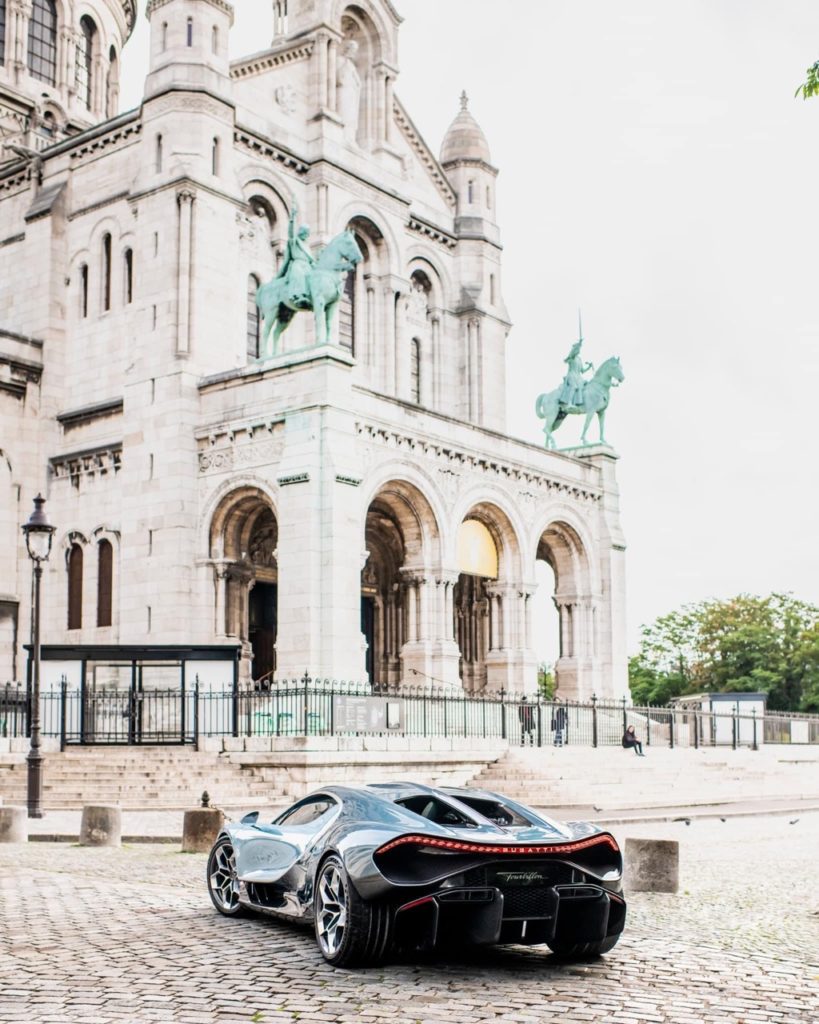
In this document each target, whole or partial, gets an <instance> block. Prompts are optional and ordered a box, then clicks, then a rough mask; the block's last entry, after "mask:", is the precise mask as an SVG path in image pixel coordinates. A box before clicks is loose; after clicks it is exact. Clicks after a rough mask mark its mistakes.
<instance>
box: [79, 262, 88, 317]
mask: <svg viewBox="0 0 819 1024" xmlns="http://www.w3.org/2000/svg"><path fill="white" fill-rule="evenodd" d="M80 316H81V317H82V318H83V319H85V318H86V317H87V316H88V264H87V263H83V265H82V266H81V267H80Z"/></svg>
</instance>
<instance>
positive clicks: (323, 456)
mask: <svg viewBox="0 0 819 1024" xmlns="http://www.w3.org/2000/svg"><path fill="white" fill-rule="evenodd" d="M0 2H1V0H0ZM7 6H10V7H11V8H13V9H14V11H15V12H17V13H16V14H15V17H18V16H19V17H24V13H22V14H21V13H20V12H25V11H26V10H28V9H29V8H30V6H31V5H30V4H29V3H20V2H16V0H13V2H11V4H10V5H9V4H8V3H7ZM74 8H76V9H74ZM80 8H81V9H82V11H83V12H88V11H93V12H95V13H96V14H97V15H98V32H99V35H100V37H101V39H102V41H103V42H104V46H103V47H102V48H101V49H100V50H99V52H100V53H103V54H104V53H106V52H108V51H107V50H106V49H105V47H109V44H110V46H113V47H115V49H116V50H117V52H118V49H119V46H120V45H121V42H122V40H123V39H124V38H125V37H126V35H127V31H128V30H129V26H130V24H131V22H130V20H129V18H130V15H129V10H130V5H129V4H128V3H123V4H116V3H114V2H113V0H86V2H84V3H83V4H82V5H80V4H76V5H72V4H71V3H70V2H68V0H65V2H63V3H61V4H58V5H57V11H58V19H57V35H58V38H59V39H63V38H64V37H65V38H69V37H70V38H74V36H75V35H76V32H77V31H78V24H77V23H76V21H75V19H76V18H77V16H78V14H79V10H80ZM147 13H148V17H149V18H150V22H151V57H150V68H149V71H148V75H147V79H146V84H145V95H144V100H143V103H142V105H141V107H140V108H139V109H138V110H135V111H132V112H130V113H127V114H123V115H119V116H116V117H112V118H110V119H108V120H102V117H103V114H104V110H103V108H102V107H101V106H100V103H101V102H102V100H101V99H100V98H99V96H98V94H97V93H96V92H93V93H92V103H91V106H92V108H93V113H94V114H95V115H96V116H95V117H94V118H93V119H92V120H94V122H95V123H94V124H93V125H91V126H89V127H87V128H85V130H82V131H80V132H79V133H76V132H75V133H74V134H70V133H69V134H68V135H67V137H65V138H64V139H59V138H57V139H48V140H47V141H48V143H49V144H48V145H46V146H45V147H44V148H43V147H42V146H41V145H40V144H39V143H38V145H37V147H36V148H37V150H38V155H37V156H36V157H35V156H34V155H28V156H27V155H26V153H25V152H24V151H22V150H21V151H20V152H17V153H12V154H11V155H12V156H13V159H11V160H10V161H8V162H7V163H6V164H5V165H4V166H3V167H2V168H0V259H1V260H2V266H3V273H2V275H0V678H2V677H4V676H6V677H9V676H12V675H13V674H14V673H16V674H17V675H18V676H19V675H21V674H22V671H23V669H22V653H21V644H22V643H23V641H24V639H25V638H26V637H27V636H28V629H29V626H28V619H27V616H28V604H29V602H28V595H29V566H28V559H27V557H26V552H25V547H24V544H23V542H22V537H21V534H20V531H19V524H20V523H21V522H23V521H24V520H25V519H26V517H27V515H28V511H29V509H30V507H31V501H32V498H33V497H34V495H35V494H36V493H37V491H38V490H42V491H43V493H44V494H45V495H47V498H48V505H47V509H48V513H49V516H50V517H51V519H52V521H53V522H54V523H56V524H57V525H58V528H59V529H58V534H57V537H56V540H55V549H54V553H53V554H52V556H51V559H50V561H49V563H48V565H47V568H46V574H45V579H44V615H45V618H44V623H43V639H44V642H49V643H65V642H71V643H91V642H94V643H142V642H148V643H169V644H170V643H218V642H227V641H230V640H231V639H236V640H238V641H240V642H241V643H242V644H243V650H244V658H243V673H244V675H245V676H246V677H252V678H254V679H259V678H260V677H268V676H270V675H272V673H273V672H274V671H275V673H276V674H277V675H279V676H282V677H285V676H295V675H300V674H301V673H302V672H304V670H305V669H308V670H309V671H310V672H312V673H314V674H319V675H322V676H334V677H343V678H355V679H362V678H365V677H366V675H369V677H370V678H371V679H373V680H374V681H378V682H391V683H413V684H421V683H425V682H429V681H443V682H446V683H449V684H453V685H464V686H465V687H466V688H467V689H472V690H480V689H484V688H489V689H499V688H501V687H503V688H510V687H511V688H515V689H529V690H531V689H534V687H535V684H536V662H535V655H534V653H533V636H534V631H535V630H537V629H538V628H539V626H538V623H536V622H534V621H533V616H532V612H531V597H532V594H533V593H534V590H535V588H536V583H535V563H536V560H537V559H539V558H540V559H545V560H546V561H548V562H549V563H550V565H551V566H552V568H553V569H554V572H555V578H556V580H557V589H556V593H555V601H556V603H557V605H558V607H559V609H560V613H561V615H560V620H561V627H560V628H561V656H560V660H559V662H558V665H557V673H558V682H559V687H560V693H561V695H562V696H565V697H567V698H572V697H588V696H590V695H591V694H592V693H597V694H598V695H599V696H620V695H622V694H624V693H627V678H626V654H625V624H624V542H623V537H622V534H621V530H620V524H619V514H618V492H617V483H616V478H615V464H616V457H615V455H614V454H613V452H612V451H611V450H610V449H608V448H605V447H592V448H588V449H583V450H578V451H577V452H576V453H575V454H560V453H554V452H547V451H545V450H542V449H539V448H538V447H537V446H534V445H531V444H527V443H524V442H522V441H519V440H515V439H513V438H510V437H507V436H506V435H505V433H504V429H505V420H506V417H505V394H506V382H505V358H506V355H505V348H506V339H507V335H508V332H509V329H510V322H509V317H508V314H507V311H506V308H505V305H504V302H503V293H502V269H501V246H500V236H499V230H498V226H497V223H496V221H495V209H496V204H495V182H496V176H497V170H496V169H495V167H494V166H493V165H492V163H491V158H490V152H489V147H488V144H487V142H486V139H485V137H484V135H483V133H482V132H481V130H480V128H479V127H478V125H477V123H476V122H475V120H474V118H473V116H472V114H471V113H470V111H469V109H468V107H467V104H466V100H465V98H464V99H463V100H462V104H461V110H460V112H459V113H458V114H457V116H456V117H455V120H454V121H453V124H452V126H451V128H450V129H449V132H448V133H447V136H446V139H445V140H444V145H443V148H442V152H441V156H440V159H438V158H436V156H435V155H434V154H433V153H432V151H431V150H430V149H429V147H428V146H427V144H426V143H425V141H424V140H423V139H422V138H421V136H420V135H419V133H418V131H417V129H416V128H415V126H414V124H413V122H412V120H411V118H410V116H409V115H408V113H407V112H406V110H405V109H404V107H403V106H402V104H401V103H400V101H399V100H398V98H397V96H396V94H395V91H394V84H395V80H396V78H397V75H398V66H397V56H396V55H397V41H398V29H399V22H400V18H399V16H398V15H397V13H396V11H395V10H394V8H393V7H392V5H391V4H390V3H389V0H359V2H357V3H354V4H345V3H344V2H341V0H309V2H308V0H295V2H294V0H290V3H289V4H279V5H278V6H276V8H275V18H274V22H275V24H274V25H273V30H274V33H275V35H274V39H273V42H272V45H271V46H270V47H269V48H268V49H266V50H263V51H262V52H260V53H256V54H254V55H253V56H252V57H249V58H247V59H243V60H239V61H234V62H229V60H228V37H229V32H230V26H231V22H232V16H233V12H232V8H231V6H230V5H229V4H228V3H225V2H223V0H151V2H150V3H149V4H148V9H147ZM88 16H89V15H87V14H86V17H88ZM8 24H9V22H8V21H7V25H8ZM15 24H16V25H17V28H16V29H15V31H16V32H17V33H18V34H19V32H20V31H21V28H20V24H19V23H17V22H15ZM268 29H269V26H268ZM9 39H10V36H9V34H8V29H7V39H6V53H7V55H8V53H9V52H10V49H9V48H10V47H12V44H11V43H10V42H9ZM351 42H354V43H355V44H356V45H351ZM12 49H13V50H14V52H15V53H16V52H18V51H20V48H19V47H17V48H16V49H14V47H12ZM20 52H22V51H20ZM15 60H16V58H15ZM18 64H19V62H17V63H14V64H13V69H12V67H11V65H10V64H9V62H8V61H7V63H6V66H5V67H4V68H0V73H2V74H0V102H4V103H5V102H6V101H7V100H8V101H9V102H10V97H11V96H12V93H14V94H15V95H16V92H17V91H18V90H19V82H23V84H25V83H26V82H27V76H26V68H25V66H18ZM103 65H104V62H103ZM12 70H13V77H12ZM104 71H105V67H104V66H101V67H100V69H98V72H96V78H95V79H94V81H95V83H96V84H95V85H94V86H93V89H94V90H99V89H101V88H102V85H101V83H102V82H103V81H104V80H105V75H104ZM15 83H18V84H17V85H15ZM29 84H30V85H31V88H30V89H29V90H28V91H29V93H30V94H31V96H32V97H33V96H34V95H35V94H37V93H38V92H39V91H41V90H40V83H39V82H36V83H29ZM55 88H56V90H57V92H59V88H60V87H55ZM70 93H71V89H66V90H65V91H64V93H60V95H59V96H57V95H56V94H55V98H54V103H55V104H56V103H57V102H58V101H60V100H61V97H62V99H63V100H64V108H63V112H62V113H61V114H60V116H61V117H62V118H63V122H62V123H63V124H67V121H66V120H65V119H66V118H67V117H68V112H69V111H70V110H73V109H75V108H76V97H74V98H73V99H72V97H71V95H70ZM31 102H32V103H34V102H35V101H34V100H33V99H32V101H31ZM72 103H73V107H72ZM32 109H33V108H32ZM86 113H89V114H90V113H91V111H88V110H86ZM89 119H91V118H89ZM69 128H70V126H69ZM71 131H74V129H73V128H72V129H71ZM30 138H31V137H30V136H29V143H28V144H30ZM8 155H9V154H7V156H8ZM293 205H296V206H297V207H298V209H299V213H300V218H301V219H302V220H303V221H304V222H305V223H307V224H310V225H311V226H312V228H313V233H312V236H311V242H312V243H314V244H316V245H321V244H325V243H327V242H328V241H329V240H330V239H331V238H332V237H333V236H335V235H336V234H338V233H339V232H340V231H342V230H343V229H344V228H346V227H350V228H352V230H354V232H355V234H356V237H357V240H358V242H359V246H360V248H361V250H362V253H363V255H364V259H363V262H362V263H361V264H360V265H359V266H358V268H357V271H356V272H355V274H354V275H350V279H349V281H348V283H347V288H346V295H345V299H344V301H343V303H342V307H341V311H340V316H339V323H338V327H337V333H336V335H335V338H336V341H337V343H336V344H330V345H321V346H317V345H315V344H314V341H313V338H314V329H313V323H312V318H311V317H310V316H309V315H298V316H296V318H295V320H294V321H293V324H292V325H291V327H290V328H289V329H288V330H287V332H286V333H285V334H284V335H283V337H282V343H283V344H282V349H281V351H280V353H279V354H278V355H276V356H274V357H272V358H269V359H264V360H261V359H258V358H257V355H258V353H259V351H260V349H259V322H258V313H257V312H256V309H255V303H254V301H253V296H254V294H255V289H256V287H257V286H258V284H259V283H261V282H264V281H267V280H269V279H270V278H271V277H272V276H273V274H274V272H275V270H276V267H277V266H278V265H279V263H280V260H281V258H282V254H283V251H284V242H285V240H286V235H287V221H288V211H289V209H290V208H291V207H292V206H293ZM534 397H535V395H534V391H533V393H532V395H526V396H521V398H522V400H524V401H527V402H528V401H533V400H534ZM464 521H472V523H473V524H474V523H478V524H481V525H480V527H476V529H477V530H478V534H477V536H478V537H479V541H478V543H479V544H482V545H483V548H482V555H484V556H486V555H487V553H488V555H489V558H490V562H492V564H493V565H494V566H495V568H494V569H493V570H492V571H491V572H490V573H489V574H488V575H481V574H477V573H476V570H475V566H474V565H473V564H472V562H470V560H469V556H468V555H465V554H464V551H463V545H462V546H461V549H459V535H461V534H462V532H463V528H462V524H463V523H464ZM480 537H483V540H482V541H481V540H480ZM106 560H107V561H106ZM493 560H494V561H493ZM109 565H110V568H109ZM464 570H469V571H466V572H465V571H464ZM69 625H70V627H71V628H69Z"/></svg>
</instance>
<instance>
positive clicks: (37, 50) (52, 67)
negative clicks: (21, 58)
mask: <svg viewBox="0 0 819 1024" xmlns="http://www.w3.org/2000/svg"><path fill="white" fill-rule="evenodd" d="M28 70H29V72H30V74H31V75H32V76H33V77H34V78H39V79H40V81H41V82H46V83H48V85H54V84H55V83H56V81H57V5H56V4H55V3H54V0H34V3H33V5H32V9H31V18H30V19H29V23H28Z"/></svg>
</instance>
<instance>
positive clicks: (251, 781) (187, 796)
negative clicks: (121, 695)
mask: <svg viewBox="0 0 819 1024" xmlns="http://www.w3.org/2000/svg"><path fill="white" fill-rule="evenodd" d="M205 790H207V792H208V793H209V794H210V797H211V802H212V804H214V805H215V806H219V807H231V806H245V805H247V804H248V803H250V804H252V803H254V802H256V801H258V802H261V803H265V804H268V803H277V802H282V803H285V802H286V798H285V797H284V796H283V795H282V794H280V793H271V792H270V787H269V786H268V785H267V784H266V783H265V782H264V781H263V780H262V779H260V778H259V777H258V776H257V775H256V774H255V773H254V772H253V771H252V770H251V769H243V768H242V767H241V766H239V765H236V764H233V763H232V762H231V761H230V760H228V759H227V758H226V757H224V756H220V755H219V754H215V753H204V752H199V751H196V750H194V749H192V748H190V747H178V748H176V747H142V748H133V747H105V748H103V747H84V748H77V749H75V750H68V751H66V752H65V753H62V754H60V753H49V754H46V761H45V772H44V783H43V804H44V806H45V807H46V808H49V809H54V810H58V809H62V810H69V809H72V808H80V807H83V806H84V805H85V804H120V806H122V807H123V808H127V809H129V810H144V809H152V810H161V809H166V808H188V807H196V806H198V804H199V800H200V797H201V795H202V793H203V791H205ZM0 798H2V802H3V803H6V804H20V803H25V801H26V762H25V755H22V754H4V755H2V756H0Z"/></svg>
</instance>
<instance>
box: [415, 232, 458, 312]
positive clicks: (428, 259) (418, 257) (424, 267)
mask: <svg viewBox="0 0 819 1024" xmlns="http://www.w3.org/2000/svg"><path fill="white" fill-rule="evenodd" d="M416 271H420V272H421V273H423V274H424V275H426V277H427V278H428V279H429V282H430V284H431V286H432V289H431V292H430V303H429V304H430V308H437V309H442V310H443V309H447V308H449V305H450V303H449V298H450V295H451V282H450V279H449V275H448V274H447V273H446V271H445V270H444V268H443V267H442V266H441V264H440V263H439V262H438V260H437V259H435V258H434V257H433V256H432V255H431V254H430V253H428V252H426V251H425V250H424V249H422V248H420V247H419V246H413V248H412V249H410V251H409V252H408V253H407V277H408V278H409V280H410V281H411V280H412V275H413V274H414V273H415V272H416Z"/></svg>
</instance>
